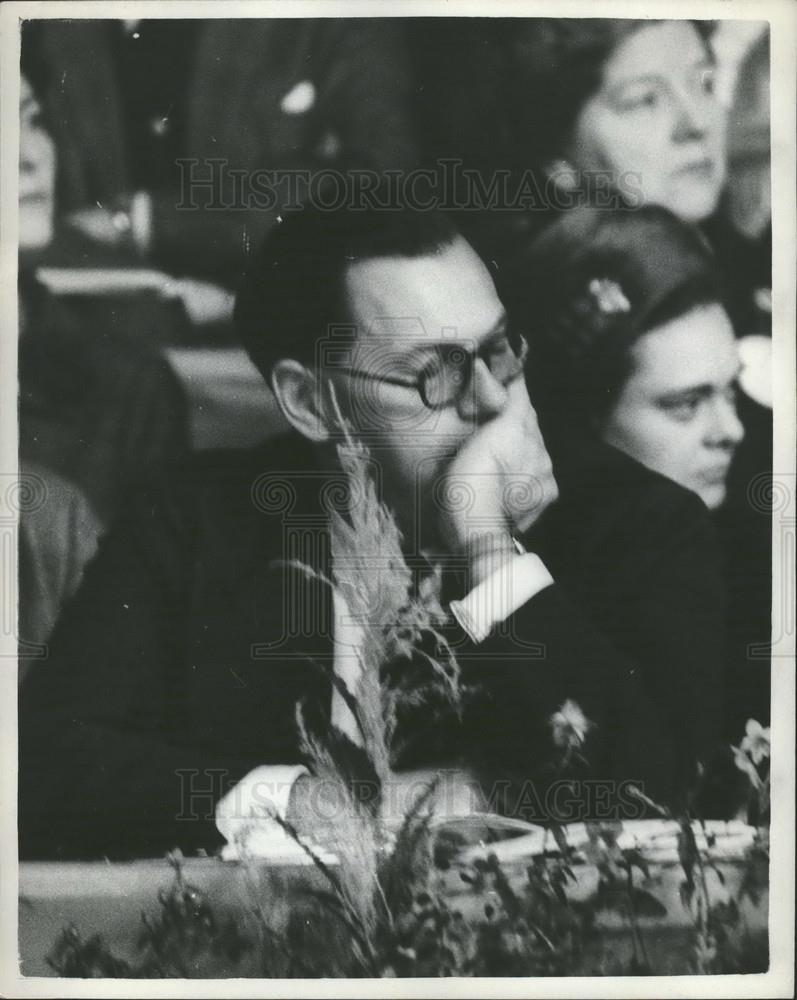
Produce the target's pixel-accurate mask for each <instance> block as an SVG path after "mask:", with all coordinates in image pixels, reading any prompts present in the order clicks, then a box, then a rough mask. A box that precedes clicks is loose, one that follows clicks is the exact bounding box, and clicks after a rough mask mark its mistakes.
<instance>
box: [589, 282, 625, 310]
mask: <svg viewBox="0 0 797 1000" xmlns="http://www.w3.org/2000/svg"><path fill="white" fill-rule="evenodd" d="M589 294H590V295H591V296H592V298H593V299H594V300H595V303H596V304H597V306H598V309H600V311H601V312H602V313H605V314H606V315H607V316H612V315H614V314H615V313H627V312H630V311H631V303H630V302H629V301H628V298H627V297H626V295H625V293H624V292H623V290H622V288H621V287H620V285H619V284H618V283H617V282H616V281H612V279H611V278H593V279H592V281H590V283H589Z"/></svg>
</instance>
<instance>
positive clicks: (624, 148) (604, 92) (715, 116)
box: [566, 21, 726, 222]
mask: <svg viewBox="0 0 797 1000" xmlns="http://www.w3.org/2000/svg"><path fill="white" fill-rule="evenodd" d="M725 117H726V116H725V112H724V109H723V108H722V106H721V105H720V103H719V101H718V100H717V98H716V96H715V94H714V66H713V63H712V61H711V59H710V57H709V54H708V53H707V51H706V48H705V45H704V43H703V40H702V39H701V37H700V35H699V34H698V32H697V30H696V29H695V27H694V25H692V24H691V23H690V22H689V21H666V22H654V23H652V24H650V25H646V26H644V27H642V28H639V29H638V30H636V31H634V32H633V33H632V34H630V35H628V36H626V37H625V38H624V39H623V40H622V41H621V42H620V44H619V45H618V46H617V48H616V49H615V50H614V51H613V52H612V54H611V55H610V56H609V59H608V60H607V62H606V64H605V66H604V70H603V79H602V83H601V86H600V88H599V90H598V91H597V92H596V93H595V94H594V95H593V96H592V97H591V98H590V99H589V100H588V101H587V103H586V104H585V105H584V107H583V108H582V110H581V113H580V114H579V117H578V118H577V120H576V125H575V128H574V131H573V135H572V137H571V143H570V148H569V149H568V150H566V154H567V156H568V158H569V159H570V160H571V161H572V162H573V163H574V165H575V166H576V167H578V168H579V169H581V170H600V171H609V172H610V173H611V175H612V176H613V178H614V184H615V185H616V186H617V187H619V188H620V189H621V190H625V191H627V192H629V193H631V192H637V191H641V193H642V195H643V198H644V201H645V203H649V204H655V205H663V206H664V207H665V208H668V209H670V211H671V212H673V213H674V214H675V215H677V216H679V217H680V218H681V219H684V220H685V221H687V222H700V221H702V220H703V219H705V218H707V217H708V216H709V215H711V213H712V212H713V211H714V209H715V208H716V206H717V202H718V200H719V197H720V194H721V191H722V188H723V185H724V182H725V172H726V154H725ZM629 175H634V176H633V177H631V176H629Z"/></svg>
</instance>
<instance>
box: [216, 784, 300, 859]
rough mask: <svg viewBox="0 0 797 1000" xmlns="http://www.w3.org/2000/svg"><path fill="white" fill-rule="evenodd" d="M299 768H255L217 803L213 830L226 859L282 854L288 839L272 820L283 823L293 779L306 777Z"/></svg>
mask: <svg viewBox="0 0 797 1000" xmlns="http://www.w3.org/2000/svg"><path fill="white" fill-rule="evenodd" d="M308 773H309V772H308V770H307V768H306V767H303V766H302V765H301V764H291V765H286V764H273V765H266V766H263V767H256V768H255V769H254V770H253V771H250V772H249V774H247V775H246V776H245V777H244V778H242V779H241V780H240V781H239V782H238V784H237V785H235V787H234V788H232V789H231V790H230V791H229V792H228V793H227V794H226V795H225V796H224V797H223V798H221V799H219V801H218V802H217V803H216V828H217V829H218V831H219V833H221V835H222V836H223V837H224V838H225V839H226V841H227V847H225V849H224V852H223V854H222V856H223V857H225V858H231V857H239V856H240V855H241V854H248V855H252V856H255V857H263V856H268V855H269V854H271V853H278V854H282V853H284V851H285V847H286V842H288V841H290V842H291V843H293V841H292V839H291V837H290V836H289V835H288V834H287V833H286V832H285V830H284V829H283V828H282V827H281V826H280V824H279V823H278V822H277V821H276V820H275V819H274V816H275V815H276V816H279V817H280V819H285V814H286V812H287V810H288V801H289V799H290V796H291V790H292V789H293V786H294V783H295V782H296V779H297V778H299V777H301V776H302V775H303V774H308Z"/></svg>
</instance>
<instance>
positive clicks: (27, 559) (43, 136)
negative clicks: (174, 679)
mask: <svg viewBox="0 0 797 1000" xmlns="http://www.w3.org/2000/svg"><path fill="white" fill-rule="evenodd" d="M19 115H20V156H19V233H20V244H19V250H20V263H21V264H23V262H24V263H28V262H29V261H30V260H31V258H35V255H36V254H37V253H38V252H40V251H41V250H42V249H44V248H45V247H47V246H48V244H49V243H50V241H51V239H52V234H53V214H54V204H55V200H54V183H55V150H54V148H53V143H52V140H51V139H50V136H49V134H48V133H47V130H46V129H45V128H44V125H43V123H42V120H41V112H40V109H39V105H38V102H37V101H36V98H35V96H34V94H33V91H32V90H31V87H30V84H29V83H28V81H27V80H26V79H25V77H23V78H22V80H21V92H20V107H19ZM24 310H25V302H24V300H23V301H20V315H21V322H22V326H23V327H26V326H27V318H26V314H25V313H24ZM19 495H20V496H21V497H22V496H24V497H26V498H27V500H26V502H24V503H21V504H20V519H19V615H20V618H19V633H18V634H19V673H18V680H19V683H20V684H21V683H22V681H23V680H24V678H25V674H26V673H27V670H28V667H29V666H30V664H31V662H32V661H33V660H35V659H37V658H38V657H40V656H42V655H44V653H45V651H46V646H45V643H46V640H47V638H48V637H49V635H50V632H51V631H52V628H53V626H54V625H55V622H56V620H57V618H58V615H59V613H60V611H61V608H62V607H63V605H64V603H65V601H66V600H67V599H68V598H69V597H71V596H72V594H74V593H75V591H76V590H77V587H78V584H79V583H80V580H81V577H82V574H83V567H84V566H85V564H86V563H87V562H88V560H89V559H90V558H91V556H92V555H93V554H94V551H95V549H96V545H97V537H98V534H99V530H100V524H99V521H98V519H97V517H96V515H95V513H94V511H93V510H92V509H91V506H90V505H89V503H88V501H87V500H86V498H85V496H84V495H83V493H82V492H81V491H80V490H79V489H78V488H77V487H76V486H74V485H73V484H72V483H70V482H69V481H68V480H66V479H64V478H63V477H61V476H59V475H57V474H56V473H54V472H53V471H52V469H49V468H45V467H41V466H39V465H37V464H35V463H31V462H29V461H27V460H26V458H25V449H22V450H21V455H20V490H19Z"/></svg>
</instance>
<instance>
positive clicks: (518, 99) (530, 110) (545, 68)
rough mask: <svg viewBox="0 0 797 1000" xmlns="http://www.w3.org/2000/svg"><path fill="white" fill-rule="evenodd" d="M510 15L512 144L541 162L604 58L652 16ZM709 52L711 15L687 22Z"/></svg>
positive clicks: (558, 148)
mask: <svg viewBox="0 0 797 1000" xmlns="http://www.w3.org/2000/svg"><path fill="white" fill-rule="evenodd" d="M508 20H512V21H513V23H512V28H511V32H510V33H509V34H508V36H507V38H506V41H505V49H506V75H505V79H506V84H507V92H506V94H505V95H504V100H505V104H506V107H507V111H508V115H507V119H508V129H509V131H510V132H511V133H512V135H513V140H514V143H515V145H516V148H517V149H518V151H519V152H521V155H525V156H526V160H527V161H528V160H529V155H528V154H529V151H531V160H532V162H531V163H528V162H527V164H526V165H531V166H537V167H542V166H543V165H544V164H546V163H547V162H549V161H550V160H551V159H554V158H556V157H558V156H562V155H563V154H564V150H565V148H566V146H567V144H568V141H569V139H570V136H571V134H572V131H573V128H574V126H575V123H576V119H577V117H578V115H579V112H580V111H581V109H582V107H583V106H584V104H585V103H586V102H587V100H589V98H590V97H592V95H593V94H594V93H595V92H596V91H597V90H598V88H599V87H600V85H601V78H602V75H603V69H604V66H605V64H606V61H607V60H608V59H609V57H610V56H611V54H612V53H613V52H614V50H615V49H616V48H617V46H618V45H619V44H620V42H622V41H623V40H624V39H625V38H627V37H628V35H630V34H632V33H633V32H634V31H638V30H639V29H640V28H643V27H648V26H650V25H651V24H656V23H657V22H656V21H647V20H630V19H629V20H623V19H620V18H545V17H541V18H527V19H526V18H524V19H522V20H517V21H515V20H514V19H508ZM691 23H692V24H693V25H694V27H695V29H696V30H697V32H698V33H699V34H700V37H701V38H702V40H703V43H704V45H705V47H706V51H707V53H708V54H709V55H710V56H711V57H712V58H713V52H712V49H711V46H710V42H709V39H710V36H711V34H712V32H713V30H714V22H713V21H692V22H691Z"/></svg>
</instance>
